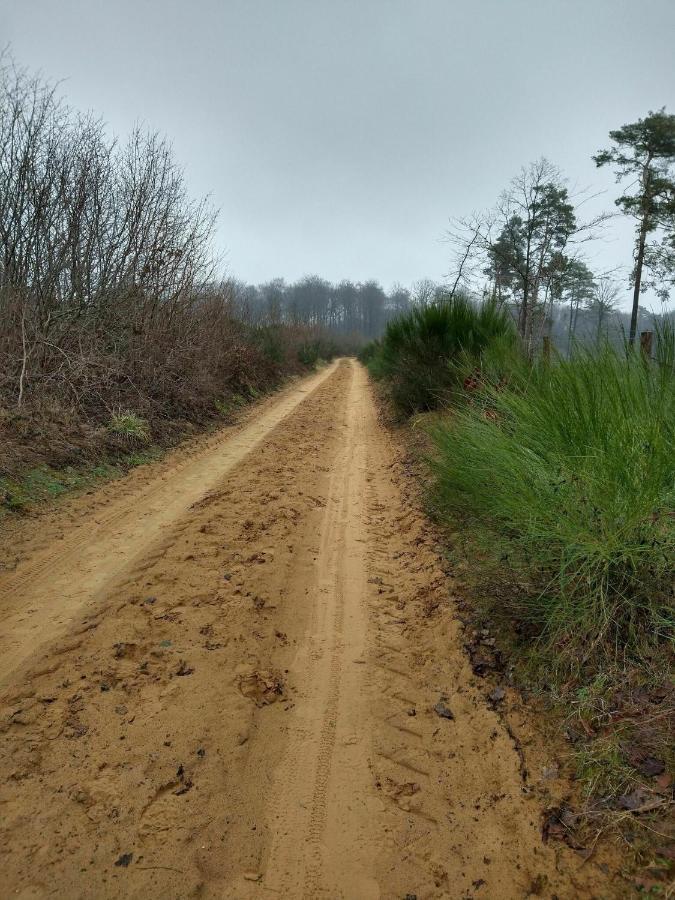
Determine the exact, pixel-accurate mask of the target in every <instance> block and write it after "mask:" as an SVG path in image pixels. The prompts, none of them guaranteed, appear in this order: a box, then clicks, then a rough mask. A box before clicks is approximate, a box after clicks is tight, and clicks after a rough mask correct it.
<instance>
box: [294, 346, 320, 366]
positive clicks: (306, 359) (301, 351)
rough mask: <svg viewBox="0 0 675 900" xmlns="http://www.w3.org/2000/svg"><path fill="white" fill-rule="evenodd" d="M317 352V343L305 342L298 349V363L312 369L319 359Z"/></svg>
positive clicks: (318, 348)
mask: <svg viewBox="0 0 675 900" xmlns="http://www.w3.org/2000/svg"><path fill="white" fill-rule="evenodd" d="M319 350H320V347H319V342H318V341H305V342H304V343H303V344H301V345H300V346H299V347H298V361H299V362H300V363H302V365H303V366H307V367H308V368H312V369H313V368H314V367H315V366H316V364H317V363H318V362H319V359H320V358H321V357H320V352H319Z"/></svg>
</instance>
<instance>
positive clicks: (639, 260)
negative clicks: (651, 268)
mask: <svg viewBox="0 0 675 900" xmlns="http://www.w3.org/2000/svg"><path fill="white" fill-rule="evenodd" d="M648 230H649V217H648V215H647V213H646V212H645V213H644V214H643V216H642V222H641V224H640V239H639V241H638V250H637V255H636V257H635V284H634V287H633V309H632V311H631V314H630V335H629V337H628V343H629V344H630V345H631V346H633V344H634V343H635V338H636V336H637V324H638V307H639V306H640V283H641V281H642V267H643V265H644V261H645V244H646V243H647V231H648Z"/></svg>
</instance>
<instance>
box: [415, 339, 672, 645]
mask: <svg viewBox="0 0 675 900" xmlns="http://www.w3.org/2000/svg"><path fill="white" fill-rule="evenodd" d="M659 345H660V354H659V361H657V362H647V361H645V360H644V359H643V358H642V357H641V356H639V355H638V354H637V353H628V354H627V355H624V354H622V353H620V352H616V351H615V350H613V349H611V348H610V347H605V348H602V349H601V351H600V352H598V353H591V352H585V351H583V350H578V351H577V352H576V353H575V355H574V356H573V358H572V359H570V360H556V361H555V362H554V363H552V364H550V365H546V364H543V363H540V364H538V365H534V366H530V365H528V364H526V363H525V362H524V361H522V360H520V361H517V362H514V360H513V358H512V359H511V360H510V361H509V360H506V359H505V356H504V354H503V352H501V353H500V352H493V351H494V348H493V350H488V351H487V353H486V354H485V359H484V377H483V381H482V382H481V384H480V386H479V388H478V390H476V391H475V392H474V393H473V394H472V396H471V400H470V402H469V403H467V404H464V405H462V406H461V407H459V408H457V409H455V410H454V411H453V413H452V414H451V415H450V416H448V417H447V418H446V419H445V420H444V421H443V422H442V423H441V424H439V425H437V426H436V427H435V429H434V431H433V439H434V442H435V448H436V453H435V459H434V461H433V470H434V476H435V484H434V497H435V504H436V506H437V509H438V510H439V512H440V514H441V515H442V516H451V515H453V514H456V513H458V512H459V513H460V514H461V515H462V516H463V517H465V518H466V519H468V520H469V522H471V523H473V525H474V526H477V527H479V528H480V529H484V530H487V531H488V533H490V534H492V535H494V536H495V537H496V538H498V539H500V540H503V541H504V542H505V543H506V544H507V548H508V549H507V552H508V555H509V559H510V561H511V564H512V565H513V566H514V567H515V568H516V569H521V570H524V571H526V572H528V573H531V574H534V576H535V580H538V583H539V585H540V588H541V589H540V590H538V591H534V592H529V591H528V592H524V593H523V595H522V596H521V597H516V598H514V599H513V600H512V602H511V606H512V609H511V612H512V613H514V614H515V615H517V616H518V617H519V618H521V619H524V620H525V621H528V622H530V623H531V624H532V625H533V626H535V627H536V629H537V630H538V631H539V633H540V635H541V636H542V639H543V640H545V641H546V642H550V643H551V644H554V645H555V646H556V648H557V650H558V651H560V652H562V653H563V654H565V653H569V655H570V657H571V658H574V659H575V660H579V659H581V660H582V661H583V660H589V659H591V658H592V657H593V656H594V655H598V654H600V655H602V654H604V653H606V652H608V651H610V652H612V653H625V652H629V653H638V652H640V651H641V650H643V649H644V647H645V645H646V644H649V643H650V642H654V641H660V640H664V639H666V637H668V636H671V637H672V625H673V570H674V566H673V561H674V560H675V518H674V516H675V513H674V507H675V502H674V501H675V452H674V448H675V390H674V388H675V376H674V370H673V349H674V347H675V342H673V334H672V332H670V333H665V334H662V335H661V336H660V341H659ZM502 349H503V348H502Z"/></svg>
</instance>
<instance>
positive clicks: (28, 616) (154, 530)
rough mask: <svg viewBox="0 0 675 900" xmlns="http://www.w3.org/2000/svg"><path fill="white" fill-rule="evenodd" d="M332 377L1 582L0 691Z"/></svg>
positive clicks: (127, 498) (305, 388)
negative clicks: (30, 658)
mask: <svg viewBox="0 0 675 900" xmlns="http://www.w3.org/2000/svg"><path fill="white" fill-rule="evenodd" d="M334 372H335V364H333V365H331V366H330V367H328V368H326V369H325V370H323V371H322V372H320V373H318V374H317V375H314V376H311V377H310V378H308V379H306V380H305V381H304V382H303V383H302V385H301V386H298V387H297V388H295V389H294V390H292V391H290V392H287V393H286V394H285V395H283V396H282V397H281V399H279V400H278V402H276V403H275V404H274V405H273V406H272V407H271V408H270V409H268V410H267V411H266V412H265V413H263V415H261V416H259V417H258V418H255V419H253V420H252V421H251V422H250V423H249V424H248V425H245V426H244V427H243V428H242V429H241V430H240V431H238V432H237V433H235V434H234V435H230V434H228V432H227V431H225V432H221V433H220V434H219V435H218V436H217V437H216V438H215V439H214V440H213V441H211V442H209V443H207V445H206V447H205V448H204V449H203V450H201V451H200V452H198V453H197V454H196V455H195V456H193V457H189V458H187V459H186V460H185V461H183V462H180V463H178V464H177V465H175V466H173V467H171V468H170V469H169V470H168V471H167V472H164V473H162V475H161V476H160V477H159V478H157V479H153V480H151V481H150V482H149V484H147V485H146V486H145V487H143V488H141V490H138V491H136V492H134V493H132V494H131V495H124V496H122V498H121V500H119V501H118V502H117V503H113V508H112V509H111V510H110V511H108V512H104V513H103V514H98V515H97V516H96V518H95V524H94V525H92V522H91V521H85V522H84V523H83V524H82V525H80V526H79V527H75V528H73V529H72V531H71V533H70V535H69V536H68V537H67V538H65V539H64V540H61V541H58V542H56V545H55V546H54V545H52V548H51V549H50V550H48V551H46V552H44V553H40V554H38V556H37V557H33V558H32V559H31V560H29V561H28V562H27V563H26V564H25V565H23V566H21V567H20V571H19V572H17V573H15V574H12V575H9V576H3V577H0V609H2V614H3V625H4V627H3V633H2V636H0V684H2V682H3V681H5V680H6V679H7V677H8V676H9V675H10V674H11V672H12V671H13V670H15V669H17V668H18V667H19V666H20V665H21V663H22V662H23V661H24V660H25V659H26V658H27V657H29V656H31V655H32V654H33V653H34V652H35V648H36V647H37V646H39V645H40V644H42V643H43V642H44V641H45V640H51V639H53V638H54V637H55V636H58V635H59V634H60V633H62V632H63V631H64V630H65V629H66V628H67V627H68V625H69V623H70V622H71V621H72V619H73V618H74V617H76V616H77V615H78V613H79V612H80V610H81V608H82V607H83V606H84V605H85V604H86V603H87V601H89V600H93V599H95V597H96V596H97V595H98V594H100V593H101V591H103V590H104V588H105V586H106V585H107V584H108V583H110V581H111V580H112V579H113V578H115V577H116V576H117V575H119V573H120V572H121V571H122V570H124V569H125V568H127V567H128V566H129V565H131V564H133V561H134V560H137V559H139V558H142V557H147V555H148V554H149V553H150V548H151V546H152V545H153V544H154V543H155V542H156V541H157V540H158V539H159V538H161V537H162V535H163V534H166V533H167V532H168V531H169V530H170V529H171V527H172V526H173V525H174V523H175V522H176V521H177V520H179V519H180V518H181V516H183V515H184V514H185V513H186V511H187V510H188V509H189V508H190V507H191V506H192V505H193V504H195V503H197V502H199V501H200V500H202V499H203V498H204V497H205V496H206V495H207V494H208V492H209V491H210V490H211V489H212V488H213V487H214V486H215V485H216V484H218V482H219V481H221V480H222V478H223V477H224V475H226V474H227V472H229V471H230V470H231V469H232V468H234V466H236V465H237V464H238V463H240V462H241V461H242V460H243V459H244V458H245V457H246V456H247V455H248V454H249V453H250V452H251V451H252V450H254V449H255V448H256V447H257V446H258V445H259V444H260V443H261V441H263V440H264V439H265V438H266V437H267V436H268V435H269V434H270V432H271V431H273V430H274V429H275V428H276V427H277V426H278V425H279V424H280V423H281V422H282V421H283V420H284V419H285V418H286V417H287V416H288V415H290V414H291V413H292V412H293V410H295V408H296V407H297V406H298V405H299V404H300V403H302V402H304V401H305V400H307V398H308V397H310V396H311V395H312V393H313V392H314V391H315V390H316V389H317V388H319V387H320V385H321V384H323V382H324V381H326V379H327V378H330V377H331V375H332V374H333V373H334Z"/></svg>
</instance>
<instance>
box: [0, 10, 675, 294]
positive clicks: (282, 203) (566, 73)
mask: <svg viewBox="0 0 675 900" xmlns="http://www.w3.org/2000/svg"><path fill="white" fill-rule="evenodd" d="M6 42H8V43H9V44H10V45H11V47H12V49H13V52H14V55H15V57H16V58H17V61H18V62H19V63H21V64H23V65H26V66H29V67H30V68H39V69H41V70H42V71H43V72H44V74H45V75H47V76H48V77H50V78H54V79H64V81H65V83H64V85H63V91H64V93H65V94H66V95H67V97H68V99H69V100H70V102H71V103H72V104H73V105H74V106H76V107H79V108H84V109H92V110H95V111H96V112H98V113H100V114H101V115H102V116H103V117H104V118H105V120H106V121H107V122H108V123H109V124H110V127H111V128H112V129H113V130H114V131H115V132H117V133H122V134H124V133H126V132H127V131H128V130H129V128H130V127H131V126H132V125H133V124H134V123H136V122H138V121H144V122H147V123H148V124H149V125H151V126H152V127H153V128H156V129H158V130H160V131H162V132H165V133H166V134H167V135H168V136H169V137H170V138H171V139H172V141H173V144H174V146H175V149H176V153H177V156H178V158H179V160H180V162H181V163H182V164H183V165H184V167H185V169H186V172H187V177H188V182H189V185H190V187H191V189H192V190H193V191H194V192H195V193H196V194H204V193H209V194H210V195H211V197H212V200H213V203H214V204H215V205H216V206H217V207H219V209H220V224H219V233H218V243H219V246H220V248H221V249H222V250H224V251H225V252H226V260H227V264H228V268H229V271H230V273H231V274H233V275H236V276H237V277H239V278H242V279H245V280H248V281H253V282H259V281H263V280H266V279H268V278H272V277H274V276H278V275H280V276H284V277H286V278H287V279H295V278H297V277H300V276H301V275H303V274H307V273H310V272H316V273H318V274H321V275H323V276H325V277H327V278H329V279H331V280H337V279H340V278H343V277H349V278H353V279H355V280H363V279H366V278H377V279H379V280H380V281H381V282H382V283H383V284H384V285H385V287H389V286H390V285H391V284H392V283H393V282H395V281H400V282H403V283H404V284H410V283H411V282H412V281H414V280H415V279H417V278H420V277H431V278H434V279H439V280H440V279H441V278H442V277H443V275H444V274H445V273H446V272H447V269H448V247H447V246H446V245H444V243H443V241H442V237H443V232H444V230H445V228H446V227H447V221H448V218H449V217H450V216H452V215H463V214H468V213H470V212H471V211H472V210H474V209H481V208H483V207H486V206H490V205H491V204H492V203H493V202H494V200H495V199H496V197H497V195H498V194H499V192H500V191H501V189H502V188H503V187H504V186H505V185H506V184H507V182H508V181H509V179H510V178H511V176H512V175H514V174H515V173H516V172H517V171H518V169H519V168H520V166H521V165H523V164H526V163H528V162H530V161H531V160H533V159H536V158H537V157H539V156H541V155H544V156H547V157H548V158H549V159H551V160H552V161H553V162H555V163H556V164H557V165H559V166H560V167H561V168H562V169H563V170H564V172H565V173H566V174H567V175H568V177H569V179H570V183H571V185H572V186H574V185H577V186H579V187H586V186H590V187H593V188H595V189H607V191H608V193H607V194H606V195H605V196H604V197H603V198H602V200H601V201H599V203H600V206H604V207H606V208H612V206H613V199H614V197H615V196H616V195H617V189H616V186H615V184H614V181H613V178H612V176H611V174H610V173H609V172H607V171H605V170H601V171H597V170H596V169H595V166H594V164H593V162H592V160H591V159H590V156H591V154H592V153H593V152H595V151H596V150H597V149H599V148H600V147H603V146H605V145H607V143H608V138H607V132H608V131H609V129H610V128H616V127H618V126H620V125H622V124H623V123H625V122H629V121H634V120H635V119H636V118H638V117H640V116H642V115H645V114H646V113H647V111H648V110H649V109H655V108H658V107H661V106H663V105H664V104H665V105H667V106H668V108H669V110H670V111H675V64H674V63H675V54H674V52H673V49H674V47H675V0H557V2H556V0H473V2H472V0H464V2H458V0H358V2H357V0H192V2H188V0H107V2H106V0H0V43H3V44H4V43H6ZM597 209H598V202H597V201H596V202H595V204H594V205H592V206H591V211H597ZM630 229H631V226H630V225H629V224H628V223H623V224H622V223H612V225H611V226H610V228H609V230H608V233H607V236H606V238H605V240H604V241H603V242H602V243H601V244H600V245H598V246H597V247H595V248H591V249H590V250H589V254H590V256H591V259H590V262H591V265H592V266H594V267H596V268H606V267H610V266H614V265H618V264H621V263H625V264H627V265H628V264H629V263H630V252H631V230H630Z"/></svg>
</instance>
